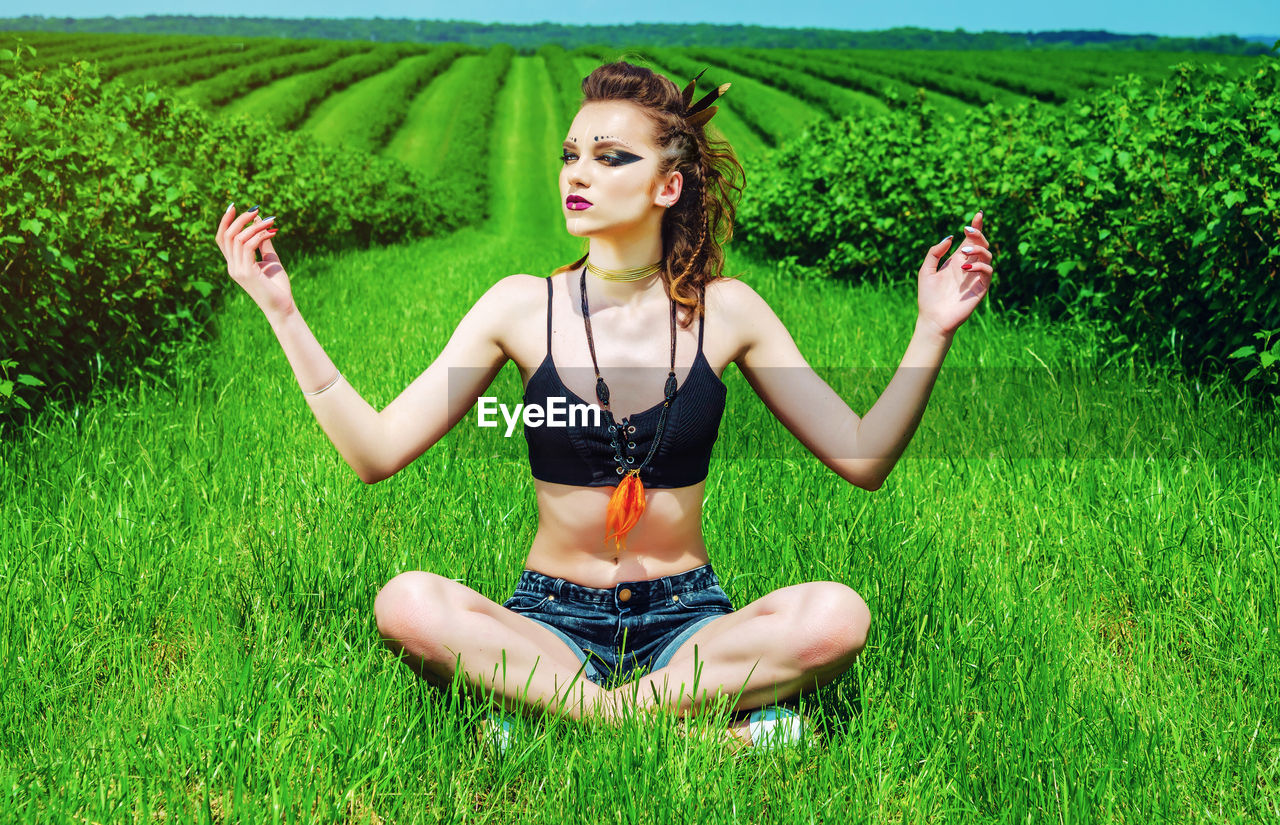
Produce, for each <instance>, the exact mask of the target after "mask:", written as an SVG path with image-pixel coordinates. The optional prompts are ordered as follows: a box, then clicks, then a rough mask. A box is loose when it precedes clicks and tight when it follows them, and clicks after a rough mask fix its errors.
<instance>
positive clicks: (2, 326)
mask: <svg viewBox="0 0 1280 825" xmlns="http://www.w3.org/2000/svg"><path fill="white" fill-rule="evenodd" d="M0 60H4V61H5V62H6V63H11V64H13V65H14V66H15V67H16V70H15V71H13V72H11V73H10V74H9V75H8V76H5V77H2V78H0V193H2V194H3V197H2V198H0V259H3V260H4V261H5V264H4V267H3V269H0V419H5V420H8V421H13V420H16V419H19V418H22V417H24V415H25V412H26V411H27V410H29V409H31V408H34V407H36V406H38V405H39V402H41V401H42V400H44V399H45V398H46V397H47V396H48V395H49V394H67V395H73V396H78V395H81V394H83V393H84V392H85V391H86V390H87V389H88V388H89V386H90V384H91V383H92V382H93V380H94V379H95V378H96V377H97V376H98V375H106V376H108V377H111V376H120V375H124V374H127V373H128V372H129V371H133V370H141V369H144V368H146V367H147V366H148V365H154V364H155V363H156V361H155V360H154V357H155V356H156V354H157V347H160V348H163V346H164V345H165V343H166V342H169V341H174V340H177V339H181V338H184V337H186V336H188V335H190V334H192V333H193V332H197V331H199V329H200V328H201V327H202V325H203V322H204V321H205V320H207V318H208V317H209V315H210V313H211V312H212V310H213V309H214V308H215V306H216V304H217V301H218V299H219V296H220V294H221V293H222V292H223V291H224V290H226V289H232V288H234V285H233V284H231V282H230V278H228V277H227V275H226V262H225V261H224V260H223V258H222V255H221V254H220V253H219V251H218V248H217V246H216V244H215V242H214V230H215V228H216V225H217V222H218V220H219V219H220V217H221V215H222V213H223V211H224V210H225V209H226V207H227V203H228V202H229V201H232V200H234V201H236V202H237V204H239V206H240V209H241V210H243V209H244V208H247V207H249V206H252V205H253V204H255V203H260V204H262V208H263V210H264V212H265V214H274V215H277V216H278V218H277V223H278V225H279V226H280V230H281V232H280V236H279V238H278V240H279V245H280V247H281V248H282V250H288V251H290V252H292V251H294V250H297V251H303V250H305V251H307V252H309V253H315V252H324V251H334V250H337V249H341V248H347V247H363V246H367V245H369V244H386V243H394V242H399V241H402V240H403V239H405V238H409V237H414V236H424V235H431V234H438V233H440V232H444V231H450V230H452V229H456V228H457V222H458V220H459V219H458V217H457V216H456V215H452V214H450V213H446V212H443V211H442V210H440V208H439V207H438V206H437V205H436V204H438V203H439V201H438V199H436V198H434V197H431V196H430V194H429V191H430V190H429V183H428V182H427V181H426V180H424V179H422V178H421V177H418V176H416V175H414V174H412V173H410V172H409V171H408V170H407V169H406V168H405V167H403V166H402V165H400V164H398V163H395V162H393V161H390V160H387V159H383V158H377V157H367V156H363V155H361V156H357V157H353V156H350V155H348V154H347V153H345V152H343V151H342V150H339V149H335V148H331V147H328V146H324V145H321V144H318V143H316V142H314V141H312V140H310V139H308V138H306V137H304V136H300V135H294V134H281V133H278V132H276V131H274V130H271V129H269V128H268V127H265V126H262V125H260V124H257V123H255V122H253V121H252V120H251V119H249V118H238V119H232V120H225V121H224V120H222V119H219V118H217V117H215V116H211V115H209V114H207V113H205V112H204V111H203V110H201V109H200V108H198V107H197V106H194V105H192V104H190V103H186V102H183V101H180V100H178V99H176V98H175V97H173V96H172V95H171V94H169V93H168V92H165V91H163V90H161V91H157V90H155V89H154V88H152V87H151V86H150V85H147V86H142V87H128V86H124V85H122V84H119V83H104V82H102V81H101V79H100V77H99V75H98V73H97V71H96V68H95V67H94V66H93V65H91V64H86V63H83V62H78V61H77V62H74V63H70V64H67V65H64V66H59V67H56V68H55V69H52V70H49V71H47V72H45V71H26V70H23V69H22V68H21V67H20V66H17V64H18V63H20V59H19V58H18V57H17V56H15V55H14V53H13V52H12V51H9V50H0Z"/></svg>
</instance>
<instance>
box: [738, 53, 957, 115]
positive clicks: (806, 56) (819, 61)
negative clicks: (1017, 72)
mask: <svg viewBox="0 0 1280 825" xmlns="http://www.w3.org/2000/svg"><path fill="white" fill-rule="evenodd" d="M750 54H751V55H752V56H753V57H755V58H756V59H758V60H762V61H768V62H769V63H773V64H775V65H777V66H780V67H781V68H780V69H778V71H779V73H781V72H783V71H794V72H803V73H805V74H809V75H812V76H813V77H816V78H819V79H821V80H825V81H827V82H828V83H831V84H832V85H835V86H839V87H840V88H842V89H848V90H850V91H853V92H860V93H862V94H868V95H871V96H872V97H875V98H878V99H879V100H882V101H883V102H884V104H885V106H887V107H889V108H891V109H893V108H903V107H905V106H907V105H909V103H910V102H911V101H913V100H915V99H916V98H918V97H920V96H921V94H922V93H921V92H920V91H919V90H917V89H916V87H914V86H912V85H910V84H909V83H905V82H903V81H901V80H895V79H894V78H892V77H886V76H884V75H877V74H873V73H867V72H863V71H860V70H858V69H854V68H852V67H850V66H847V65H844V64H838V63H836V62H835V61H833V60H832V59H831V55H830V54H829V53H826V52H809V51H804V50H801V49H785V50H784V49H778V50H773V51H769V52H764V51H755V52H750ZM929 97H930V98H934V95H933V93H929ZM939 97H941V96H939ZM934 103H935V105H936V106H937V108H939V109H941V110H943V111H953V112H956V113H962V112H964V111H965V110H966V109H967V108H968V107H966V106H965V105H964V104H962V103H960V102H958V101H952V100H949V99H947V98H941V99H934Z"/></svg>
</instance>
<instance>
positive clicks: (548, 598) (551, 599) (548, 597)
mask: <svg viewBox="0 0 1280 825" xmlns="http://www.w3.org/2000/svg"><path fill="white" fill-rule="evenodd" d="M555 600H556V595H555V594H554V593H552V594H551V595H550V596H547V601H552V602H554V601H555Z"/></svg>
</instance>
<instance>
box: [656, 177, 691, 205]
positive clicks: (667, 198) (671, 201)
mask: <svg viewBox="0 0 1280 825" xmlns="http://www.w3.org/2000/svg"><path fill="white" fill-rule="evenodd" d="M683 188H684V175H683V174H681V173H680V172H679V171H673V172H672V173H671V174H669V175H667V177H666V180H664V181H663V182H662V184H661V185H660V186H659V187H658V193H657V194H656V195H654V196H653V202H654V204H655V205H656V206H664V207H672V206H675V205H676V201H678V200H680V192H681V191H682V190H683Z"/></svg>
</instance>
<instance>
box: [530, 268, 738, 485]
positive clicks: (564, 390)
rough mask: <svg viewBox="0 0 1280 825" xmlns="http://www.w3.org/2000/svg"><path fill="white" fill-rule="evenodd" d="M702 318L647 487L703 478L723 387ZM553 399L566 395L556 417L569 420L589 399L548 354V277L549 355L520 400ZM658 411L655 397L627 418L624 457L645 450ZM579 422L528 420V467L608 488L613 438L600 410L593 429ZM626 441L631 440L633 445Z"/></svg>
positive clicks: (554, 478)
mask: <svg viewBox="0 0 1280 825" xmlns="http://www.w3.org/2000/svg"><path fill="white" fill-rule="evenodd" d="M705 321H706V316H705V314H704V316H703V318H701V319H699V321H698V355H697V356H696V357H695V358H694V361H693V366H692V368H691V369H690V370H689V374H688V375H687V376H686V377H685V380H684V384H683V385H681V386H680V387H679V388H678V389H677V390H676V394H675V397H674V398H673V399H672V401H671V407H670V408H669V409H668V410H667V423H666V426H665V427H664V432H663V433H662V439H661V443H660V444H659V445H658V451H657V452H656V453H654V455H653V458H652V459H650V461H649V463H648V464H647V465H645V466H644V467H643V468H642V469H641V470H640V480H641V481H642V482H643V483H644V486H645V487H646V488H672V487H688V486H689V485H691V484H697V483H698V482H700V481H702V480H703V479H705V478H706V477H707V469H708V467H709V466H710V464H711V448H712V446H714V444H715V441H716V436H717V435H718V434H719V431H720V419H721V417H722V416H723V415H724V402H725V397H726V396H727V394H728V388H727V387H726V386H725V384H724V382H723V381H722V380H721V379H720V376H718V375H716V373H715V370H713V369H712V368H711V365H710V364H709V363H707V359H706V356H705V355H703V354H702V329H703V326H704V323H705ZM553 396H555V397H563V398H565V399H567V401H566V405H564V406H562V407H561V411H560V412H559V413H558V415H557V418H558V419H560V420H562V421H567V420H568V414H567V412H565V410H567V408H568V406H569V405H573V404H590V403H592V402H590V401H587V400H585V399H583V398H581V397H580V396H578V395H577V394H576V393H574V392H573V391H572V390H570V389H569V388H568V387H566V386H565V385H564V382H562V381H561V380H560V375H559V373H558V372H556V365H555V361H553V360H552V359H551V279H550V278H547V356H546V358H544V359H543V360H542V363H541V364H540V365H539V366H538V369H537V370H536V371H535V372H534V373H533V375H532V376H530V378H529V383H528V385H527V386H526V387H525V390H524V403H525V405H526V406H528V405H529V404H538V405H540V406H542V407H543V408H544V409H546V406H547V399H548V398H549V397H553ZM597 406H598V404H597ZM661 412H662V402H661V401H659V402H658V403H657V404H655V405H653V406H652V407H650V408H649V409H647V410H644V411H643V412H638V413H635V414H634V415H632V416H630V417H629V419H628V423H630V424H631V425H632V426H634V427H635V432H632V433H628V434H627V436H626V438H627V441H628V444H627V446H628V449H627V454H628V455H629V456H634V457H635V461H636V463H637V464H638V463H639V462H641V461H643V460H644V457H645V456H647V455H648V454H649V449H650V447H652V445H653V436H654V433H655V432H656V431H657V428H658V417H659V415H660V414H661ZM582 420H583V418H582V417H578V418H577V419H576V421H577V422H578V423H576V425H575V426H573V427H568V426H564V427H547V426H530V425H528V424H525V427H524V437H525V441H527V442H528V444H529V466H530V468H531V469H532V470H533V477H534V478H536V479H538V480H539V481H550V482H553V483H555V484H571V485H574V486H576V487H613V486H615V485H617V483H618V482H619V481H620V480H621V479H622V475H621V473H620V472H619V470H620V468H619V467H618V464H617V462H616V461H615V460H614V458H613V456H614V452H613V448H612V447H611V446H609V441H610V435H609V434H608V432H607V431H606V427H607V425H606V423H605V421H606V417H605V416H604V414H603V412H601V415H600V422H601V423H600V426H598V427H596V426H590V423H593V422H594V418H593V417H591V416H588V417H586V420H587V421H588V425H587V426H583V425H582V424H581V423H580V422H581V421H582ZM631 443H634V444H635V447H634V448H631V446H630V445H631Z"/></svg>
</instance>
